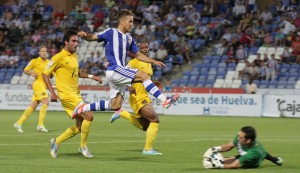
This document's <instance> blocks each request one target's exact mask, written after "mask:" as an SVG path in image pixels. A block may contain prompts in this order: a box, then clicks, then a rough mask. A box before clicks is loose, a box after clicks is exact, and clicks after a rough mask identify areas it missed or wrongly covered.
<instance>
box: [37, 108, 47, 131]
mask: <svg viewBox="0 0 300 173" xmlns="http://www.w3.org/2000/svg"><path fill="white" fill-rule="evenodd" d="M47 107H48V105H46V104H42V106H41V109H40V117H39V126H43V125H44V119H45V117H46V113H47Z"/></svg>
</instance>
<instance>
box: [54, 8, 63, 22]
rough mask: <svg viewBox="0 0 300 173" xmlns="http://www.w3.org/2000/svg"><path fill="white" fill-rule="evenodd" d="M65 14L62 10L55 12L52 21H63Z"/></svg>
mask: <svg viewBox="0 0 300 173" xmlns="http://www.w3.org/2000/svg"><path fill="white" fill-rule="evenodd" d="M65 15H66V14H65V12H64V10H63V9H59V10H57V11H56V12H55V14H54V20H55V19H57V18H60V19H63V18H64V17H65Z"/></svg>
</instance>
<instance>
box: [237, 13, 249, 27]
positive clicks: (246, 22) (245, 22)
mask: <svg viewBox="0 0 300 173" xmlns="http://www.w3.org/2000/svg"><path fill="white" fill-rule="evenodd" d="M250 25H251V14H250V13H246V14H245V17H243V18H242V19H241V20H240V23H239V26H238V29H240V30H241V31H242V30H245V29H246V28H248V27H249V26H250Z"/></svg>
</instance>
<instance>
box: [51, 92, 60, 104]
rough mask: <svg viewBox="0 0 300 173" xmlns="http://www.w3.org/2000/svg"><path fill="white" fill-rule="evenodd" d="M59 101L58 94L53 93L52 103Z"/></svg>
mask: <svg viewBox="0 0 300 173" xmlns="http://www.w3.org/2000/svg"><path fill="white" fill-rule="evenodd" d="M57 100H58V96H57V95H56V93H51V94H50V102H57Z"/></svg>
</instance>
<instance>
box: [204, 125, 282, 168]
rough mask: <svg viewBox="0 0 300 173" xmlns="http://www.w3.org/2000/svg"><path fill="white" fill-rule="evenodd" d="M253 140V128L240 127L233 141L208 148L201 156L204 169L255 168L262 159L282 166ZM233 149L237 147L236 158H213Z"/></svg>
mask: <svg viewBox="0 0 300 173" xmlns="http://www.w3.org/2000/svg"><path fill="white" fill-rule="evenodd" d="M255 138H256V132H255V129H254V128H253V127H251V126H245V127H242V128H241V131H240V132H239V133H238V134H237V135H236V136H235V138H234V140H233V141H231V142H229V143H228V144H223V145H221V146H217V147H213V148H210V149H208V150H207V151H206V152H205V154H204V155H203V166H204V168H207V169H210V168H224V169H232V168H257V167H259V166H260V164H261V162H262V161H263V160H264V159H267V160H269V161H271V162H273V163H274V164H277V165H279V166H281V165H282V164H283V160H282V158H280V157H273V156H271V155H270V154H269V153H267V152H266V151H265V149H264V147H263V146H262V145H261V144H260V143H259V142H258V141H257V140H255ZM234 147H237V150H238V153H239V154H238V155H237V156H234V157H228V158H224V159H223V158H214V156H215V154H214V153H218V152H226V151H230V150H231V149H233V148H234Z"/></svg>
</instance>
